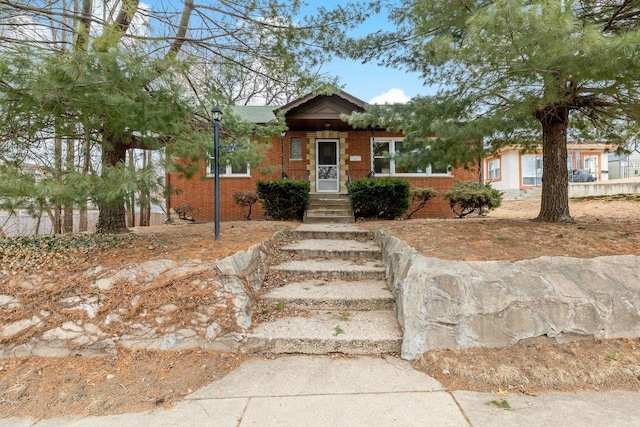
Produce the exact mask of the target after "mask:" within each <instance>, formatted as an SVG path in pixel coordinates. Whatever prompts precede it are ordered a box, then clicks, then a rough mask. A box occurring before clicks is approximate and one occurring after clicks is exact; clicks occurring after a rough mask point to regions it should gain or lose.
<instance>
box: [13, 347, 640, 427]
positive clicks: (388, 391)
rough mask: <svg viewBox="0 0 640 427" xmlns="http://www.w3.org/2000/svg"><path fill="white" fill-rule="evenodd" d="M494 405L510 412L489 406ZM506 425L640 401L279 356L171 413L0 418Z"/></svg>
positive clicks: (374, 362)
mask: <svg viewBox="0 0 640 427" xmlns="http://www.w3.org/2000/svg"><path fill="white" fill-rule="evenodd" d="M503 399H504V400H506V401H507V402H508V403H509V405H510V406H511V408H512V409H510V410H506V409H499V408H498V407H496V406H495V405H491V404H489V402H491V401H493V400H496V401H499V400H503ZM514 425H520V426H634V425H640V393H634V392H606V393H595V392H589V393H577V394H573V393H550V394H541V395H539V396H535V397H533V396H519V395H516V394H514V395H505V396H496V395H494V394H491V393H477V392H469V391H457V392H453V393H449V392H447V391H445V390H444V388H443V387H442V385H441V384H440V383H439V382H438V381H436V380H434V379H433V378H431V377H429V376H427V375H424V374H422V373H420V372H418V371H415V370H414V369H412V368H411V365H410V364H409V363H408V362H406V361H403V360H401V359H398V358H395V357H390V356H384V357H368V356H358V357H342V356H339V357H332V356H283V357H279V358H275V359H271V360H259V359H254V360H250V361H247V362H245V363H243V364H242V365H241V366H240V367H239V368H238V369H236V370H235V371H234V372H232V373H231V374H229V375H227V376H226V377H225V378H223V379H221V380H219V381H216V382H213V383H211V384H209V385H208V386H206V387H204V388H203V389H201V390H199V391H197V392H196V393H193V394H191V395H190V396H188V397H187V398H186V399H185V400H184V401H183V402H181V403H180V404H178V405H176V406H175V407H173V408H170V409H158V410H155V411H152V412H142V413H132V414H122V415H111V416H103V417H66V418H53V419H46V420H42V421H39V422H36V421H34V420H28V419H16V418H14V419H0V426H1V427H22V426H37V427H53V426H56V427H57V426H87V427H88V426H91V427H96V426H97V427H100V426H105V427H115V426H145V427H150V426H154V427H155V426H216V427H226V426H234V427H235V426H305V427H306V426H500V427H506V426H514Z"/></svg>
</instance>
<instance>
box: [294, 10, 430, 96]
mask: <svg viewBox="0 0 640 427" xmlns="http://www.w3.org/2000/svg"><path fill="white" fill-rule="evenodd" d="M307 3H308V5H309V9H310V10H315V9H316V8H317V7H318V6H324V7H326V8H329V9H330V8H331V7H332V6H333V5H335V4H338V3H344V1H335V0H329V1H328V0H307ZM305 12H306V10H305ZM391 25H392V24H391V23H389V22H388V20H387V17H386V12H385V11H384V10H383V11H382V12H381V14H380V15H377V16H375V17H372V18H370V19H369V20H368V21H367V22H366V24H365V25H363V26H362V28H360V29H358V30H357V31H356V32H355V34H358V35H364V34H367V33H369V32H375V31H376V30H378V29H393V28H392V27H391ZM324 71H325V72H327V73H329V74H332V75H336V76H338V77H339V78H340V81H341V83H342V84H344V85H345V86H344V88H343V89H344V91H345V92H348V93H349V94H351V95H353V96H355V97H356V98H360V99H362V100H363V101H365V102H369V103H371V102H372V101H374V102H375V103H380V104H384V103H385V102H389V103H393V102H404V101H406V100H408V98H413V97H414V96H416V95H427V94H430V93H433V90H432V89H430V88H428V87H425V86H423V84H422V79H421V78H420V76H419V75H418V74H417V73H407V72H405V71H402V70H397V69H392V68H385V67H382V66H378V65H376V64H375V63H370V64H362V63H361V62H360V61H352V60H345V59H339V58H336V59H334V60H333V61H331V62H330V63H329V64H327V66H326V67H325V68H324Z"/></svg>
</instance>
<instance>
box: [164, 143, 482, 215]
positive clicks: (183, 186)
mask: <svg viewBox="0 0 640 427" xmlns="http://www.w3.org/2000/svg"><path fill="white" fill-rule="evenodd" d="M372 136H373V134H372V133H371V132H366V131H350V132H349V135H348V137H347V143H348V144H349V148H348V150H347V158H346V159H345V162H346V164H347V166H348V168H349V173H350V176H351V179H352V180H356V179H360V178H365V177H367V175H368V174H369V173H370V172H371V146H370V141H371V137H372ZM375 136H376V137H378V136H380V137H384V136H399V135H398V134H391V133H387V132H376V135H375ZM294 137H297V138H301V139H302V160H290V158H289V157H290V152H291V147H290V141H291V138H294ZM314 142H315V141H314V140H309V138H307V132H288V133H287V136H286V137H285V139H284V162H282V159H283V158H282V157H281V140H280V137H274V138H273V140H272V142H271V145H270V147H269V149H267V157H268V164H270V165H271V172H269V173H264V170H265V168H264V167H263V168H262V171H261V170H259V168H256V167H252V168H251V177H224V176H221V177H220V220H221V221H235V220H241V219H242V210H241V209H240V207H239V206H238V205H236V204H235V203H234V201H233V194H234V193H235V192H237V191H256V184H257V181H259V180H271V179H279V178H280V176H281V171H280V165H281V163H284V170H285V172H286V173H287V175H288V177H289V178H290V179H298V180H306V179H307V165H308V164H309V163H310V162H311V163H313V162H315V159H308V155H307V153H308V150H307V144H309V143H314ZM348 156H360V158H361V160H360V161H353V162H352V161H350V160H349V157H348ZM310 160H311V161H310ZM476 178H477V174H476V171H474V170H471V171H468V170H464V169H455V170H453V171H452V175H451V176H446V177H443V176H439V177H425V178H414V177H411V178H407V181H409V183H410V184H411V185H413V186H416V187H431V188H433V189H434V190H436V191H437V192H438V194H437V195H436V197H435V198H434V199H432V200H430V201H429V203H428V204H427V206H426V207H425V208H424V209H422V210H421V211H418V212H416V213H415V214H414V215H413V218H442V217H445V218H449V217H453V216H454V215H453V213H452V212H451V210H450V209H449V204H448V203H447V202H446V201H445V200H444V199H443V198H442V193H443V192H445V191H447V190H448V189H449V188H450V187H451V185H453V184H454V183H455V181H456V179H462V180H475V179H476ZM168 180H169V181H170V185H171V186H172V187H173V188H174V189H176V190H178V194H175V195H173V196H171V197H170V200H169V206H170V208H175V207H177V206H180V205H183V204H189V205H192V206H193V207H194V208H196V209H197V210H198V213H197V215H196V216H195V219H196V221H199V222H203V221H213V216H214V215H213V203H214V201H213V196H214V195H213V184H214V183H213V181H214V180H213V177H207V176H206V170H205V162H204V161H203V162H202V167H201V169H200V171H199V172H198V173H197V174H196V175H195V176H194V177H193V178H191V179H184V178H181V177H179V176H178V175H176V174H172V175H171V176H169V177H168ZM251 218H253V219H262V218H264V212H263V210H262V207H261V206H260V203H259V202H258V203H256V204H255V205H254V206H253V212H252V214H251Z"/></svg>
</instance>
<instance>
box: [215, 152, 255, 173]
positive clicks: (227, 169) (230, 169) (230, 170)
mask: <svg viewBox="0 0 640 427" xmlns="http://www.w3.org/2000/svg"><path fill="white" fill-rule="evenodd" d="M206 168H207V173H206V176H207V178H213V175H214V173H213V157H212V156H209V157H207V165H206ZM220 178H251V165H250V164H249V163H247V172H246V173H233V167H232V166H231V163H227V165H226V166H225V167H220Z"/></svg>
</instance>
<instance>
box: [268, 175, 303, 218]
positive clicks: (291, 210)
mask: <svg viewBox="0 0 640 427" xmlns="http://www.w3.org/2000/svg"><path fill="white" fill-rule="evenodd" d="M257 192H258V196H260V203H261V204H262V208H263V209H264V213H265V215H266V216H267V217H269V218H271V219H275V220H280V219H302V217H303V215H304V211H305V209H307V205H308V204H309V182H307V181H295V180H290V179H285V180H278V181H258V184H257Z"/></svg>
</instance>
